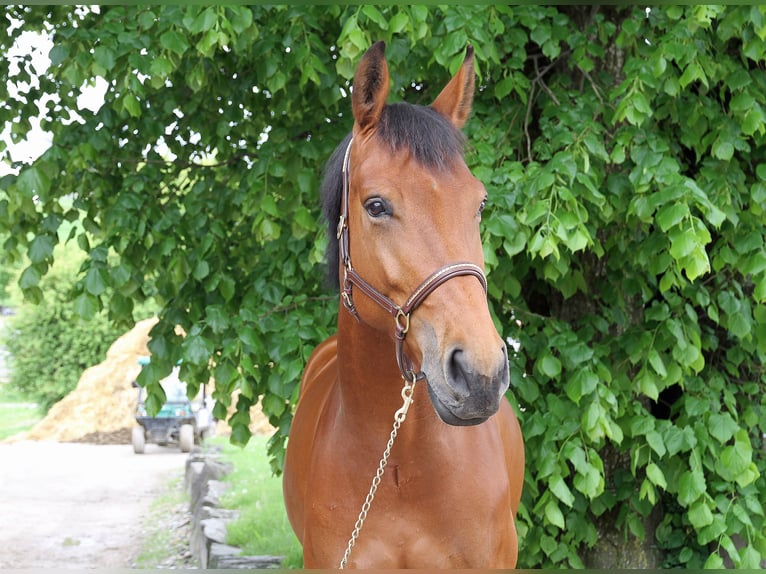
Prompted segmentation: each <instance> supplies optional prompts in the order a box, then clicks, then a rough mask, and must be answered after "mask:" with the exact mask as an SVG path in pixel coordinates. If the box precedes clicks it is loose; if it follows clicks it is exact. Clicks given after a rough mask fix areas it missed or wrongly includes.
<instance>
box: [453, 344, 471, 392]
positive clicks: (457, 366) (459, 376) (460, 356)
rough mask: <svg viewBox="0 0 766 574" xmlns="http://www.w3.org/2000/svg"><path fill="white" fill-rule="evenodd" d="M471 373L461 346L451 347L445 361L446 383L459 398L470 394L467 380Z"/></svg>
mask: <svg viewBox="0 0 766 574" xmlns="http://www.w3.org/2000/svg"><path fill="white" fill-rule="evenodd" d="M472 373H473V369H471V367H470V365H469V364H468V363H467V362H466V355H465V353H464V352H463V350H462V349H461V348H459V347H458V348H456V349H453V351H452V352H451V353H450V356H449V360H448V361H447V383H448V384H449V386H450V388H452V391H453V392H454V393H455V395H457V396H458V397H459V398H465V397H467V396H468V395H469V394H470V390H469V388H468V381H469V380H470V378H471V376H472Z"/></svg>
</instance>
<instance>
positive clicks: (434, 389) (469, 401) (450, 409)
mask: <svg viewBox="0 0 766 574" xmlns="http://www.w3.org/2000/svg"><path fill="white" fill-rule="evenodd" d="M434 363H435V361H434ZM434 367H437V365H436V364H424V369H423V370H424V372H425V374H426V379H427V381H428V385H427V386H428V396H429V398H430V399H431V404H432V405H433V407H434V410H435V411H436V414H437V415H439V418H440V419H441V420H442V421H444V422H445V423H447V424H449V425H453V426H471V425H477V424H481V423H483V422H484V421H486V420H487V419H488V418H489V417H491V416H492V415H494V414H495V413H496V412H497V410H498V409H499V408H500V401H501V400H503V396H504V395H505V392H506V391H507V390H508V386H509V384H510V374H509V368H508V351H507V349H506V347H505V346H503V348H502V353H499V354H498V356H497V359H496V361H495V364H494V365H492V366H490V367H488V368H487V367H485V368H481V367H480V366H479V365H478V364H477V363H476V362H473V361H472V360H471V356H470V353H468V352H467V351H465V350H463V349H461V348H455V349H452V350H451V351H450V352H449V353H447V354H446V356H445V357H444V358H443V360H442V361H441V365H439V366H438V367H437V368H434Z"/></svg>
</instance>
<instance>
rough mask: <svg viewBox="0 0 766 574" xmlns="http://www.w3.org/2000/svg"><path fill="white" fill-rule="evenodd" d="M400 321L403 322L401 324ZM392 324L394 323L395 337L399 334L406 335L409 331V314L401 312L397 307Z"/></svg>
mask: <svg viewBox="0 0 766 574" xmlns="http://www.w3.org/2000/svg"><path fill="white" fill-rule="evenodd" d="M402 319H403V320H404V322H402ZM394 322H395V323H396V332H397V335H399V334H401V335H406V334H407V332H408V331H409V330H410V314H409V313H405V312H404V311H402V308H401V307H399V308H398V309H397V311H396V316H395V317H394Z"/></svg>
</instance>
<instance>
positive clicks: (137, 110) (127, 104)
mask: <svg viewBox="0 0 766 574" xmlns="http://www.w3.org/2000/svg"><path fill="white" fill-rule="evenodd" d="M122 105H123V107H124V108H125V109H126V110H127V112H128V113H129V114H130V115H131V116H132V117H134V118H137V117H139V116H140V115H141V104H140V103H139V101H138V98H137V97H136V96H135V95H134V94H127V95H126V96H125V97H124V98H123V99H122Z"/></svg>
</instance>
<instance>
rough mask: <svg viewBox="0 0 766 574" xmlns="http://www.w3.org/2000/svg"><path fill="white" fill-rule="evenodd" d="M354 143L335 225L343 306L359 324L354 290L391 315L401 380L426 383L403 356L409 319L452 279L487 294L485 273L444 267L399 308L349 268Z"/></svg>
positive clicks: (469, 267) (467, 267)
mask: <svg viewBox="0 0 766 574" xmlns="http://www.w3.org/2000/svg"><path fill="white" fill-rule="evenodd" d="M353 141H354V138H353V137H352V138H351V140H350V141H349V142H348V147H347V148H346V154H345V155H344V157H343V197H342V199H341V213H340V219H339V221H338V233H337V239H338V244H339V248H340V260H341V261H342V262H343V285H342V286H341V298H342V299H343V306H344V307H345V308H346V309H347V310H348V311H349V312H350V313H351V314H352V315H353V316H354V317H355V318H356V319H357V320H361V319H360V317H359V312H358V311H357V309H356V307H355V306H354V300H353V293H352V289H353V287H354V286H356V287H357V288H359V290H360V291H361V292H362V293H364V294H365V295H367V297H369V298H370V299H372V300H373V301H374V302H375V303H377V304H378V305H379V306H380V307H382V308H383V309H384V310H386V311H387V312H388V313H389V314H390V315H392V316H393V317H394V325H395V332H394V335H395V341H396V362H397V364H398V365H399V370H400V371H401V372H402V377H403V378H404V379H405V380H412V381H415V380H422V379H425V374H424V373H423V372H422V371H421V372H419V373H416V372H415V370H414V366H413V364H412V361H411V360H410V359H409V357H407V355H406V354H405V353H404V339H405V338H406V337H407V332H408V331H409V329H410V315H411V314H412V312H413V311H414V310H415V309H416V308H417V307H418V306H419V305H420V304H421V303H422V302H423V301H424V300H425V298H426V297H428V296H429V295H430V294H431V293H433V292H434V291H435V290H436V289H437V288H438V287H439V286H440V285H442V284H443V283H446V282H447V281H449V280H450V279H452V278H454V277H458V276H460V275H473V276H474V277H476V278H477V279H478V280H479V282H480V283H481V286H482V287H483V288H484V292H485V293H486V292H487V278H486V277H485V276H484V271H483V270H482V269H481V267H479V266H478V265H474V264H473V263H452V264H450V265H445V266H444V267H442V268H440V269H439V270H437V271H436V272H435V273H432V274H431V275H429V276H428V277H427V278H426V279H425V281H423V282H422V283H421V284H420V285H419V286H418V287H417V288H416V289H415V291H413V292H412V295H410V297H409V298H408V299H407V301H405V303H404V305H401V306H399V305H397V304H396V303H394V302H393V301H392V300H391V299H389V298H388V297H386V296H385V295H384V294H383V293H381V292H380V291H378V290H377V289H375V288H374V287H373V286H372V285H370V284H369V283H368V282H367V281H365V280H364V279H363V278H362V277H361V276H360V275H359V273H357V272H356V270H355V269H354V267H353V265H351V252H350V250H349V229H348V201H349V198H348V195H349V187H350V176H349V165H350V156H351V144H352V143H353Z"/></svg>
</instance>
